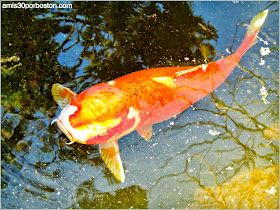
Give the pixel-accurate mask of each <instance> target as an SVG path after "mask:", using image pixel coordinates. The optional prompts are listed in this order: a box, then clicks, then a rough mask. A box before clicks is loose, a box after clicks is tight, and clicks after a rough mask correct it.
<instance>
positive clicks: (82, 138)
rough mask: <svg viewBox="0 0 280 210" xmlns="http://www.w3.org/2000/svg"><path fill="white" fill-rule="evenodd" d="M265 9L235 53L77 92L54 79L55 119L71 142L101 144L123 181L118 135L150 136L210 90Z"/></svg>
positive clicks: (251, 36)
mask: <svg viewBox="0 0 280 210" xmlns="http://www.w3.org/2000/svg"><path fill="white" fill-rule="evenodd" d="M267 14H268V10H264V11H263V12H261V13H259V14H258V15H256V16H255V17H254V18H253V19H252V20H251V23H250V26H249V28H248V31H247V34H246V36H245V39H244V40H243V42H242V44H241V45H240V47H239V48H238V49H237V51H236V52H235V53H234V54H232V55H230V56H228V57H225V58H221V59H220V60H218V61H215V62H212V63H209V64H202V65H199V66H196V67H193V66H184V67H166V68H153V69H146V70H141V71H137V72H134V73H131V74H128V75H125V76H122V77H120V78H117V79H115V80H112V81H110V82H107V83H101V84H97V85H94V86H92V87H91V88H89V89H87V90H85V91H83V92H82V93H80V94H76V93H74V92H73V91H71V90H69V89H68V88H65V87H63V86H62V85H60V84H54V85H53V87H52V90H51V91H52V95H53V97H54V100H55V101H56V102H57V103H58V105H59V106H60V107H61V108H62V111H61V113H60V115H59V116H58V117H57V118H56V119H55V120H54V121H53V122H56V123H57V125H58V127H59V128H60V129H61V130H62V131H63V133H64V134H65V135H66V136H67V138H68V139H69V140H70V143H74V142H78V143H81V144H99V145H100V153H101V157H102V159H103V160H104V162H105V164H106V165H107V167H108V168H109V169H110V171H111V172H112V173H113V174H114V175H115V177H116V178H117V179H118V180H119V181H121V182H124V179H125V175H124V170H123V165H122V161H121V157H120V152H119V146H118V140H119V139H120V138H121V137H123V136H125V135H127V134H129V133H131V132H132V131H134V130H137V131H138V133H139V134H140V135H141V136H142V137H143V138H144V139H146V140H148V139H150V138H151V136H152V125H153V124H155V123H158V122H161V121H164V120H167V119H170V118H172V117H173V116H174V115H177V114H179V113H180V112H182V111H184V110H185V109H187V108H188V107H189V106H190V105H192V104H194V103H195V102H197V101H199V100H200V99H202V98H203V97H205V96H206V95H208V94H209V93H211V92H212V91H214V90H215V89H216V88H217V87H218V86H219V85H221V84H222V83H223V82H224V80H225V79H226V78H227V77H228V76H229V75H230V73H231V72H232V71H233V69H234V68H235V66H236V65H237V63H238V62H239V61H240V59H241V57H242V55H243V54H244V53H245V52H246V51H247V50H248V49H249V48H250V47H251V46H252V45H254V44H255V43H256V42H257V39H256V37H257V34H258V32H259V30H260V28H261V26H262V25H263V23H264V21H265V19H266V16H267Z"/></svg>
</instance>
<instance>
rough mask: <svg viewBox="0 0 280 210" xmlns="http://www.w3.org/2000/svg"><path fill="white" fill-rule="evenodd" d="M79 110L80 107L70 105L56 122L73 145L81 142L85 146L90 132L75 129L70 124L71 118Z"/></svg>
mask: <svg viewBox="0 0 280 210" xmlns="http://www.w3.org/2000/svg"><path fill="white" fill-rule="evenodd" d="M77 110H78V107H76V106H72V105H70V104H68V105H66V107H65V108H64V109H63V110H62V111H61V113H60V115H59V116H58V117H57V119H56V120H55V122H56V123H57V125H58V127H59V128H60V130H62V131H63V133H64V134H65V135H66V136H67V138H68V139H69V140H70V141H71V143H73V142H79V143H82V144H85V143H86V140H87V136H88V132H85V131H81V130H79V129H75V128H73V127H72V125H71V124H70V122H69V117H70V116H71V115H73V114H74V113H75V112H76V111H77Z"/></svg>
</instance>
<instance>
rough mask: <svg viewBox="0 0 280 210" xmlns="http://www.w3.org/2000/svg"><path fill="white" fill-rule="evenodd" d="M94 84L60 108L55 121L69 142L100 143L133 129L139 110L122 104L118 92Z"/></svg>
mask: <svg viewBox="0 0 280 210" xmlns="http://www.w3.org/2000/svg"><path fill="white" fill-rule="evenodd" d="M100 86H101V85H99V86H94V87H93V88H90V89H88V90H86V91H84V92H82V93H80V94H78V95H75V97H74V98H73V99H72V101H71V102H70V103H68V104H67V105H66V106H64V107H63V109H62V111H61V113H60V115H59V116H58V117H57V118H56V119H55V120H54V121H53V122H52V123H54V122H56V123H57V125H58V127H59V128H60V130H62V131H63V133H64V134H65V135H66V136H67V138H68V139H69V140H70V144H72V143H74V142H78V143H81V144H104V143H106V142H108V141H115V140H118V139H119V138H121V137H122V136H124V135H126V134H128V133H130V132H132V131H133V130H135V129H136V127H137V125H138V124H139V122H140V116H139V115H140V112H139V111H138V110H137V109H135V108H133V107H126V105H125V103H124V100H122V94H121V92H120V91H117V90H113V89H109V88H107V87H106V86H105V87H104V86H101V87H102V88H100Z"/></svg>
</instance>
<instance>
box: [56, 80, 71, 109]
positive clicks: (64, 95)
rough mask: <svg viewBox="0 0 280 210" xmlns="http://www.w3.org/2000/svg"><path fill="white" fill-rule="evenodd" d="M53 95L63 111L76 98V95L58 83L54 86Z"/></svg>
mask: <svg viewBox="0 0 280 210" xmlns="http://www.w3.org/2000/svg"><path fill="white" fill-rule="evenodd" d="M52 95H53V98H54V100H55V101H56V103H57V104H58V105H59V106H60V108H62V109H63V108H64V107H65V106H66V105H67V104H68V103H69V102H70V101H72V99H73V98H75V96H76V93H74V92H73V91H72V90H70V89H68V88H66V87H63V86H62V85H60V84H58V83H56V84H53V86H52Z"/></svg>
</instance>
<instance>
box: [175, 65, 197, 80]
mask: <svg viewBox="0 0 280 210" xmlns="http://www.w3.org/2000/svg"><path fill="white" fill-rule="evenodd" d="M199 67H200V66H194V67H193V68H188V69H186V70H182V71H177V72H176V73H175V74H176V77H180V76H182V75H184V74H187V73H190V72H194V71H197V70H198V69H199Z"/></svg>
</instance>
